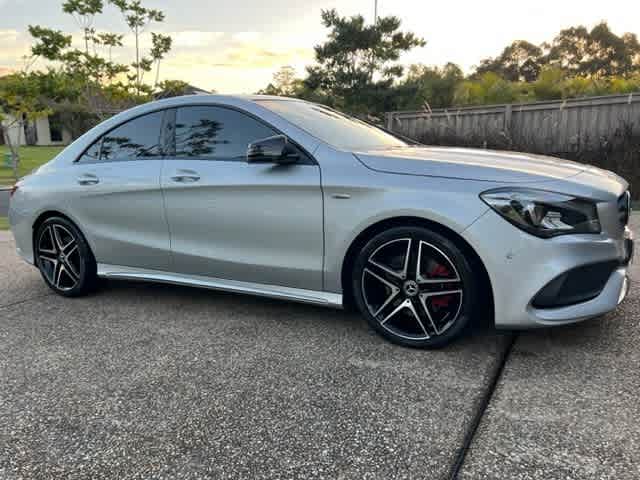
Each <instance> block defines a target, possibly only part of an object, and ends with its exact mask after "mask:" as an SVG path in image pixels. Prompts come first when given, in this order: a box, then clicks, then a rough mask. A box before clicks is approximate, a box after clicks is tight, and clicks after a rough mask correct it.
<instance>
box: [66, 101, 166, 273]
mask: <svg viewBox="0 0 640 480" xmlns="http://www.w3.org/2000/svg"><path fill="white" fill-rule="evenodd" d="M164 116H165V112H164V111H160V112H154V113H149V114H146V115H143V116H140V117H137V118H134V119H132V120H129V121H128V122H126V123H124V124H122V125H120V126H119V127H116V128H115V129H113V130H111V131H110V132H108V133H106V134H104V135H103V136H102V137H101V138H99V139H98V140H97V141H96V142H95V143H94V144H93V145H92V146H91V147H89V149H88V150H87V151H86V152H85V153H84V155H83V156H82V157H80V158H79V159H78V160H77V162H76V163H75V164H74V166H73V169H72V171H73V178H71V179H69V180H70V182H71V184H72V187H71V189H70V190H71V191H70V192H69V198H68V201H67V203H68V208H69V211H70V212H71V213H72V214H73V216H74V217H75V218H76V219H77V221H78V223H79V224H80V225H81V226H82V227H83V230H84V232H85V234H86V235H87V236H88V237H89V239H90V240H91V243H92V245H93V247H94V250H95V252H94V253H95V256H96V260H97V262H98V263H103V264H111V265H122V266H130V267H140V268H146V269H154V270H166V269H167V268H168V267H169V255H170V247H169V230H168V227H167V221H166V218H165V213H164V206H163V201H162V191H161V188H160V172H161V170H162V162H163V148H162V143H163V142H162V140H161V139H162V133H161V132H162V129H163V122H164V120H165V119H164Z"/></svg>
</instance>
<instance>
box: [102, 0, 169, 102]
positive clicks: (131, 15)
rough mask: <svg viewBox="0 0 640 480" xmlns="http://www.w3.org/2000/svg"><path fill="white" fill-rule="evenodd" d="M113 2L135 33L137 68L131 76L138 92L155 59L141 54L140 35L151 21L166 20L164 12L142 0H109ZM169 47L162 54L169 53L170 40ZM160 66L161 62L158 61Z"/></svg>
mask: <svg viewBox="0 0 640 480" xmlns="http://www.w3.org/2000/svg"><path fill="white" fill-rule="evenodd" d="M109 1H110V2H111V3H113V4H114V5H115V6H116V7H117V8H118V9H119V10H120V12H121V13H122V15H123V17H124V20H125V23H126V24H127V26H128V27H129V29H130V30H131V32H132V33H133V36H134V38H135V42H136V61H135V62H133V63H132V64H131V66H132V67H133V68H134V70H135V74H134V75H131V76H130V80H132V81H134V80H135V85H136V89H137V92H138V93H140V91H141V90H142V80H143V76H144V73H145V72H148V71H149V70H151V67H152V65H153V61H152V60H150V59H148V58H146V57H143V56H141V55H140V35H142V33H144V31H145V29H146V28H147V26H148V25H149V24H150V23H151V22H162V21H164V13H163V12H161V11H160V10H156V9H153V8H146V7H143V6H142V2H141V1H140V0H109ZM168 47H169V49H168V50H167V51H166V52H164V53H163V54H162V55H164V54H165V53H167V52H168V51H169V50H170V49H171V42H169V46H168ZM158 67H159V63H158Z"/></svg>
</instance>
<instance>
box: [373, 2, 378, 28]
mask: <svg viewBox="0 0 640 480" xmlns="http://www.w3.org/2000/svg"><path fill="white" fill-rule="evenodd" d="M374 2H375V6H374V9H373V24H374V25H375V24H376V23H378V0H374Z"/></svg>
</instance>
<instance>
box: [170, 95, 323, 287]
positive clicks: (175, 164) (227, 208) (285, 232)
mask: <svg viewBox="0 0 640 480" xmlns="http://www.w3.org/2000/svg"><path fill="white" fill-rule="evenodd" d="M277 133H279V132H276V131H275V130H274V129H273V128H271V127H270V126H269V125H267V124H265V123H263V122H262V121H261V120H259V119H256V118H254V117H252V116H250V115H248V114H247V113H245V112H241V111H238V110H235V109H231V108H225V107H221V106H189V107H183V108H178V109H177V110H175V142H174V145H173V148H172V151H171V153H170V154H168V156H167V158H166V160H165V166H164V169H163V173H162V188H163V191H164V197H165V202H166V211H167V219H168V221H169V227H170V231H171V250H172V262H173V263H172V270H174V271H176V272H180V273H187V274H194V275H203V276H209V277H216V278H222V279H229V280H239V281H244V282H251V283H259V284H271V285H283V286H290V287H296V288H304V289H309V290H321V289H322V262H323V213H322V194H321V189H320V169H319V167H318V165H317V164H316V163H315V162H314V161H313V160H312V159H311V158H309V157H308V156H306V155H304V152H300V153H301V154H302V157H301V161H300V163H298V164H294V165H274V164H264V163H263V164H255V163H252V164H249V163H247V162H246V151H247V146H248V145H249V143H251V142H254V141H256V140H260V139H263V138H266V137H270V136H273V135H275V134H277Z"/></svg>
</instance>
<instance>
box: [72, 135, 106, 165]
mask: <svg viewBox="0 0 640 480" xmlns="http://www.w3.org/2000/svg"><path fill="white" fill-rule="evenodd" d="M101 144H102V138H100V139H98V140H97V141H96V142H94V143H93V145H91V146H90V147H89V148H87V150H86V151H85V152H84V154H83V155H82V157H80V159H79V160H78V161H79V162H88V163H94V162H97V161H98V156H99V155H100V145H101Z"/></svg>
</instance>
